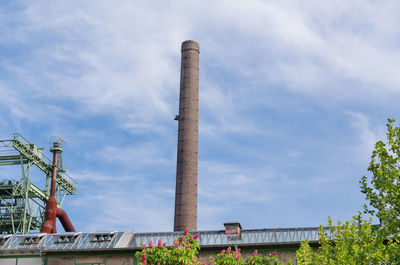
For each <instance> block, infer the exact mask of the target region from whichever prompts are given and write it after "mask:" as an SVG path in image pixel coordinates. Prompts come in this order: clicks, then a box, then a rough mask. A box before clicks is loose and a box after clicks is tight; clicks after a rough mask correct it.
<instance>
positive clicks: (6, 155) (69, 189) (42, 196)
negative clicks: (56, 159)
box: [0, 134, 77, 234]
mask: <svg viewBox="0 0 400 265" xmlns="http://www.w3.org/2000/svg"><path fill="white" fill-rule="evenodd" d="M42 150H43V148H39V147H37V146H36V145H34V144H32V143H31V142H29V141H28V140H26V139H25V138H23V137H22V136H21V135H19V134H14V136H13V138H12V139H9V140H0V166H20V167H21V177H20V178H19V180H18V181H11V180H3V181H1V182H0V233H2V234H28V233H31V232H36V231H39V230H40V228H41V226H42V224H43V222H44V212H45V205H46V201H47V199H48V198H49V194H50V180H51V172H52V162H51V161H50V159H48V158H47V157H46V156H45V155H43V154H42ZM61 161H62V160H60V163H59V165H58V174H57V178H56V182H57V187H56V200H57V203H58V206H59V207H61V205H62V203H63V201H64V199H65V197H66V195H72V194H75V193H76V189H77V185H76V183H75V182H74V181H73V180H72V179H70V178H69V177H68V175H67V174H66V170H65V168H64V167H63V165H62V162H61ZM32 166H36V167H37V168H39V170H40V171H41V172H42V173H44V176H45V182H44V183H45V184H44V187H41V188H40V187H38V186H37V185H35V184H34V183H32V182H31V168H32Z"/></svg>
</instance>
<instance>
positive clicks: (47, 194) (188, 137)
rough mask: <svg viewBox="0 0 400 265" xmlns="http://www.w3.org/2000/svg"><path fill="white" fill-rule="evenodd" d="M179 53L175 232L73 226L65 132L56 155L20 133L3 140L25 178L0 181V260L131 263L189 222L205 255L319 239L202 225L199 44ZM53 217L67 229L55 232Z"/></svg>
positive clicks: (0, 161)
mask: <svg viewBox="0 0 400 265" xmlns="http://www.w3.org/2000/svg"><path fill="white" fill-rule="evenodd" d="M181 53H182V59H181V77H180V100H179V114H178V115H176V116H175V120H177V121H178V146H177V168H176V192H175V213H174V228H173V231H174V232H157V233H137V232H134V231H125V232H123V231H105V232H90V233H86V232H75V229H74V227H73V225H72V223H73V220H72V221H71V220H69V218H68V216H67V214H66V212H64V211H63V210H62V209H61V206H62V203H63V201H64V199H65V198H66V196H67V195H73V194H75V193H76V190H77V184H76V183H75V182H74V181H73V180H72V179H71V178H70V177H69V176H68V175H67V173H66V170H65V168H64V166H63V163H62V162H63V161H62V155H61V154H62V140H60V139H57V140H54V141H53V146H52V148H51V151H52V153H53V160H52V161H51V160H50V159H48V158H47V157H45V156H44V155H43V154H42V149H41V148H38V147H37V146H36V145H35V144H33V143H31V142H29V141H28V140H26V139H25V138H24V137H22V136H20V135H18V134H15V135H14V136H13V138H12V139H8V140H0V151H1V152H0V166H7V165H20V166H21V171H22V176H21V178H20V180H18V181H10V180H3V181H2V182H0V232H1V235H0V265H39V264H41V265H42V264H44V265H117V264H118V265H127V264H130V265H132V264H137V261H136V260H135V259H134V253H135V252H136V251H137V250H139V249H140V247H141V245H143V244H146V243H148V242H149V241H150V240H152V241H153V242H156V241H158V240H159V239H161V240H162V241H163V242H166V244H167V246H173V240H174V239H175V238H177V237H179V236H180V235H181V234H182V231H183V230H185V229H189V230H190V231H192V233H198V234H199V242H200V247H201V251H200V255H201V256H202V257H204V258H206V259H207V258H208V257H210V256H213V255H216V254H217V253H219V252H220V251H221V250H222V249H225V248H227V247H229V246H231V247H233V248H241V250H242V253H243V254H244V255H250V254H251V253H252V252H253V251H254V250H255V249H257V250H258V251H259V253H260V254H261V255H263V254H269V253H272V252H273V251H277V255H278V256H279V258H280V259H281V260H282V261H284V262H287V261H288V260H289V258H290V259H292V260H295V255H296V250H297V249H298V247H299V245H300V243H301V242H302V241H304V240H308V241H309V242H310V243H311V244H316V243H317V241H318V230H319V229H318V228H317V227H313V228H277V229H254V230H248V229H242V227H241V225H240V223H236V222H231V223H225V224H224V227H225V229H224V230H213V231H197V181H198V179H197V171H198V159H197V158H198V102H199V54H200V46H199V44H198V43H197V42H195V41H191V40H190V41H185V42H183V43H182V47H181ZM32 166H36V167H38V168H39V169H40V170H41V171H42V172H43V173H44V175H45V178H44V179H45V182H44V183H45V184H44V185H42V186H40V185H39V184H35V183H32V182H31V179H30V176H29V172H30V168H31V167H32ZM56 218H59V220H60V221H61V223H62V225H63V227H64V230H65V231H67V232H63V233H60V232H57V229H56ZM39 231H41V232H39Z"/></svg>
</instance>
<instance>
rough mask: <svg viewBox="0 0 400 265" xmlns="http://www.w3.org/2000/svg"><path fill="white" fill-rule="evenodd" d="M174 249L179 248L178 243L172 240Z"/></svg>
mask: <svg viewBox="0 0 400 265" xmlns="http://www.w3.org/2000/svg"><path fill="white" fill-rule="evenodd" d="M174 247H175V248H179V243H178V241H177V240H176V239H174Z"/></svg>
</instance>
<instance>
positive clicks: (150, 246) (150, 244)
mask: <svg viewBox="0 0 400 265" xmlns="http://www.w3.org/2000/svg"><path fill="white" fill-rule="evenodd" d="M149 248H153V241H151V240H150V242H149Z"/></svg>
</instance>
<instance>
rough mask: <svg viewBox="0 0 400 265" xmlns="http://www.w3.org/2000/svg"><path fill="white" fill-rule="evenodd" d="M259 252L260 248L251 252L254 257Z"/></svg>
mask: <svg viewBox="0 0 400 265" xmlns="http://www.w3.org/2000/svg"><path fill="white" fill-rule="evenodd" d="M257 254H258V250H257V249H256V250H254V252H253V254H251V255H252V256H253V257H255V256H257Z"/></svg>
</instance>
